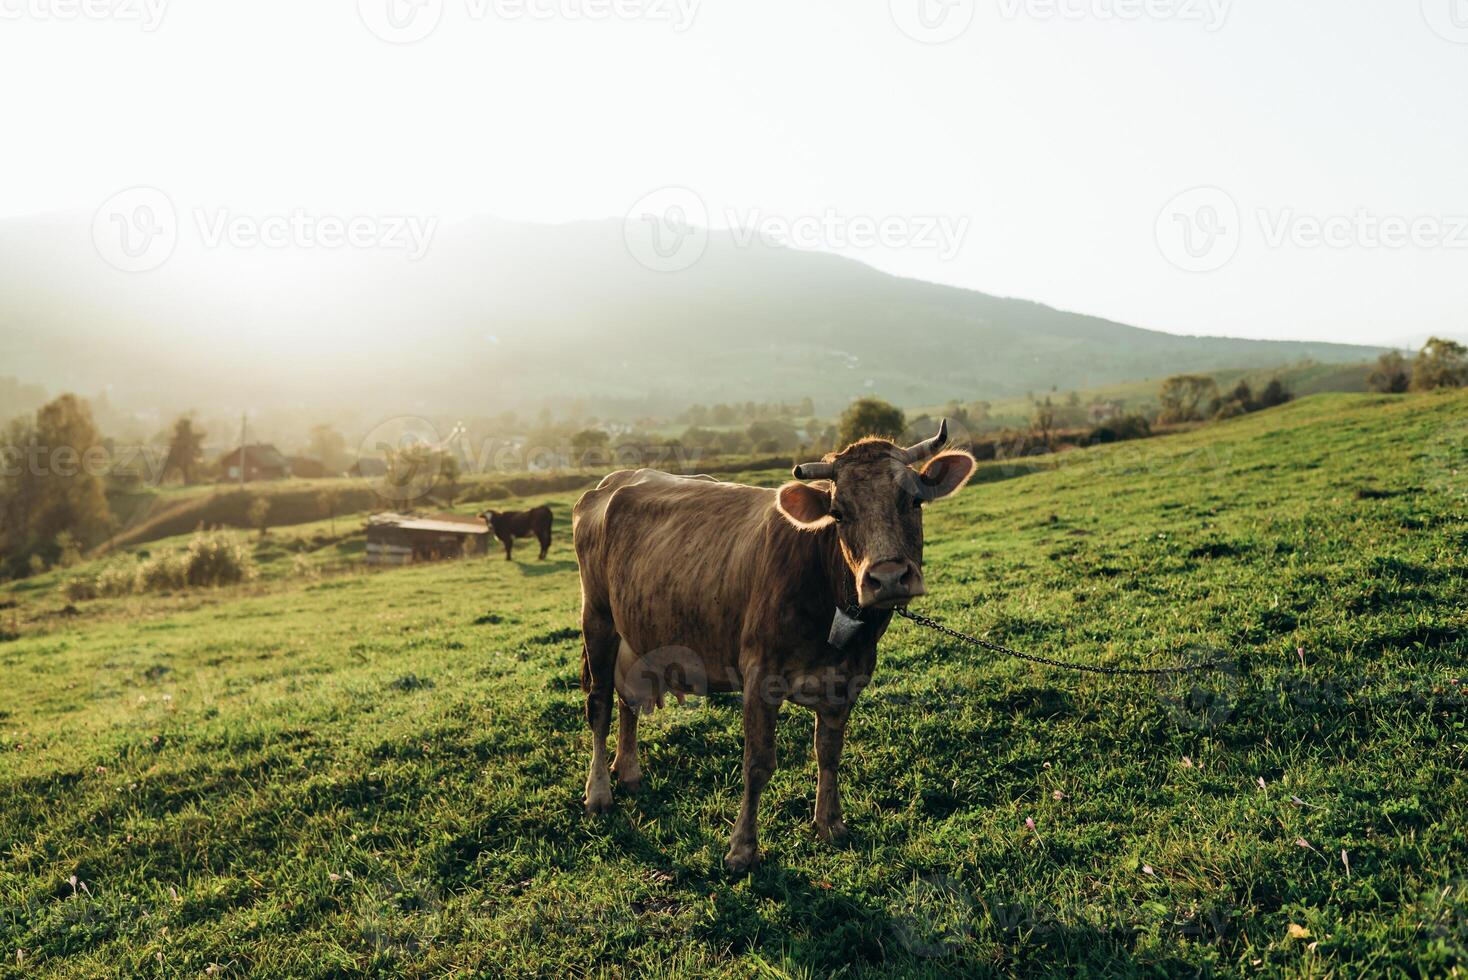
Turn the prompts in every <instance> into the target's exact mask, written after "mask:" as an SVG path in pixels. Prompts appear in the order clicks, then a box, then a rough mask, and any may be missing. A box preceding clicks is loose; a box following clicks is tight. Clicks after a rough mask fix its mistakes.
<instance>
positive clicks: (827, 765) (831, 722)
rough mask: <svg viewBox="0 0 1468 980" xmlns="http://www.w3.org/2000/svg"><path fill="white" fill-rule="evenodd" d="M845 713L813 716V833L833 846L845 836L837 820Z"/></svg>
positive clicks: (842, 711)
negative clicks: (814, 794) (814, 744)
mask: <svg viewBox="0 0 1468 980" xmlns="http://www.w3.org/2000/svg"><path fill="white" fill-rule="evenodd" d="M846 718H847V711H846V710H845V709H844V708H843V709H841V710H839V711H828V710H823V711H818V712H817V713H816V767H817V770H816V832H817V833H818V834H820V835H821V839H823V840H825V841H827V842H829V843H832V844H834V843H836V842H837V841H840V840H841V839H842V838H844V837H845V836H846V824H845V823H844V822H843V821H842V819H841V785H840V783H839V782H838V773H839V771H840V769H841V747H842V746H843V745H844V744H845V742H846Z"/></svg>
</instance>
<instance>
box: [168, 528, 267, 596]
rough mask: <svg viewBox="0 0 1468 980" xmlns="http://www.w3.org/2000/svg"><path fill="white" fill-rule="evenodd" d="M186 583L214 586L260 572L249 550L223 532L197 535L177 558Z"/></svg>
mask: <svg viewBox="0 0 1468 980" xmlns="http://www.w3.org/2000/svg"><path fill="white" fill-rule="evenodd" d="M177 560H178V562H179V564H180V566H181V573H182V578H183V583H184V584H185V585H189V586H193V587H195V588H199V587H213V586H220V585H234V584H235V583H238V582H246V581H249V580H250V579H253V578H254V577H255V575H256V569H255V560H254V558H253V557H251V555H250V552H249V549H247V548H246V547H245V546H244V545H242V544H241V543H240V542H238V541H236V540H235V539H233V538H231V537H228V536H227V535H223V534H196V535H194V539H193V540H192V541H190V542H189V546H188V548H187V549H185V550H184V552H183V553H182V554H181V555H179V556H178V558H177Z"/></svg>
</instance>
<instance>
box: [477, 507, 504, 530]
mask: <svg viewBox="0 0 1468 980" xmlns="http://www.w3.org/2000/svg"><path fill="white" fill-rule="evenodd" d="M499 516H500V512H499V511H497V510H482V511H480V512H479V519H480V520H481V521H483V522H484V523H485V526H486V527H488V528H489V529H490V530H494V519H495V518H496V517H499Z"/></svg>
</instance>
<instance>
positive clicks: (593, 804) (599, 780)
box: [581, 608, 620, 814]
mask: <svg viewBox="0 0 1468 980" xmlns="http://www.w3.org/2000/svg"><path fill="white" fill-rule="evenodd" d="M581 633H582V638H583V641H584V643H585V647H584V649H583V651H582V654H581V657H582V660H581V687H582V689H583V690H585V691H586V724H587V725H588V726H589V727H590V728H591V770H590V771H589V772H588V773H587V775H586V812H587V813H588V814H593V813H605V812H606V811H608V810H610V809H611V808H612V783H611V779H610V777H609V776H608V771H607V733H608V731H610V729H611V727H612V692H613V689H614V687H615V685H616V671H617V647H618V646H619V645H620V640H619V639H618V637H617V630H616V627H615V626H614V625H613V623H612V619H611V617H610V616H606V615H602V614H600V613H598V612H596V611H594V610H592V609H588V608H583V609H582V611H581Z"/></svg>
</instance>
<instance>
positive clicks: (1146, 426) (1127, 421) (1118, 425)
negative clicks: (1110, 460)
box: [1085, 415, 1152, 446]
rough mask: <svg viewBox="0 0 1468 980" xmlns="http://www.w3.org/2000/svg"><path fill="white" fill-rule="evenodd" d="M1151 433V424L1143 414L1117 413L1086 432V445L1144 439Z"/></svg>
mask: <svg viewBox="0 0 1468 980" xmlns="http://www.w3.org/2000/svg"><path fill="white" fill-rule="evenodd" d="M1151 434H1152V424H1151V423H1150V422H1148V421H1147V417H1146V416H1145V415H1119V416H1117V417H1116V418H1114V419H1108V420H1107V421H1105V422H1102V423H1101V424H1100V425H1098V426H1096V427H1095V428H1093V429H1092V430H1091V431H1090V432H1088V433H1087V434H1086V438H1085V443H1086V445H1088V446H1099V445H1101V444H1103V443H1108V442H1125V441H1126V440H1128V439H1145V438H1147V437H1148V436H1150V435H1151Z"/></svg>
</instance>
